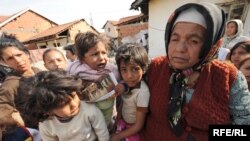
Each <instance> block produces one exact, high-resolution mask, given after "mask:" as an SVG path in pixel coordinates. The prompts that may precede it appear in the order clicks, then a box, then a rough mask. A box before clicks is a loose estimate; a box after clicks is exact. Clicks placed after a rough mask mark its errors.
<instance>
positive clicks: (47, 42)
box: [0, 9, 99, 69]
mask: <svg viewBox="0 0 250 141" xmlns="http://www.w3.org/2000/svg"><path fill="white" fill-rule="evenodd" d="M0 31H3V32H7V33H10V34H14V35H15V36H16V37H17V38H18V39H19V40H20V41H21V42H22V43H24V44H25V46H26V47H27V48H28V49H29V51H30V56H31V61H32V63H33V65H34V66H36V67H39V68H41V69H45V68H44V65H43V60H42V54H43V52H44V51H45V50H46V49H47V48H55V47H56V48H58V49H59V50H61V51H62V52H63V53H65V51H64V50H63V49H62V47H63V46H65V45H67V44H68V43H72V42H74V38H75V35H76V34H77V33H79V32H86V31H93V32H95V33H97V34H99V32H98V31H97V30H96V29H95V28H93V27H92V26H90V25H89V24H88V23H87V22H86V21H85V20H84V19H80V20H76V21H73V22H70V23H66V24H62V25H58V24H57V23H55V22H53V21H51V20H49V19H48V18H46V17H44V16H42V15H40V14H38V13H37V12H35V11H33V10H31V9H25V10H22V11H20V12H18V13H16V14H13V15H11V16H0Z"/></svg>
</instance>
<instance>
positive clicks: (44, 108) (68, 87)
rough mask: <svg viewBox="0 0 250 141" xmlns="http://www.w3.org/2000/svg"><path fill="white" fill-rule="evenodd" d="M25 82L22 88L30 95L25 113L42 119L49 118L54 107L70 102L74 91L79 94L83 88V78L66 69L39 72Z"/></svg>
mask: <svg viewBox="0 0 250 141" xmlns="http://www.w3.org/2000/svg"><path fill="white" fill-rule="evenodd" d="M23 84H24V86H23V88H21V89H26V93H28V94H29V95H30V96H29V98H28V100H27V102H26V104H25V113H27V114H29V115H32V116H37V118H38V119H39V120H40V121H42V120H45V119H46V118H48V117H49V115H48V113H49V112H50V111H52V110H53V109H55V108H58V107H61V106H64V105H65V104H67V103H68V102H70V96H72V92H74V91H75V92H76V93H77V94H78V93H79V92H80V91H81V89H82V80H81V79H78V78H75V77H73V76H70V75H69V74H67V72H66V71H64V70H57V71H42V72H39V73H37V74H36V75H35V76H33V77H30V78H28V79H26V80H25V82H24V83H23ZM27 87H28V88H27ZM20 95H22V94H21V93H20Z"/></svg>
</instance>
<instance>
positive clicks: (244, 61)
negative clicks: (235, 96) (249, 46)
mask: <svg viewBox="0 0 250 141" xmlns="http://www.w3.org/2000/svg"><path fill="white" fill-rule="evenodd" d="M239 70H240V71H241V72H242V73H243V74H244V76H245V77H246V80H247V84H248V89H249V90H250V54H249V53H248V54H247V55H245V56H244V57H242V58H241V60H240V62H239Z"/></svg>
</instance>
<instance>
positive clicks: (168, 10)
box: [149, 0, 250, 57]
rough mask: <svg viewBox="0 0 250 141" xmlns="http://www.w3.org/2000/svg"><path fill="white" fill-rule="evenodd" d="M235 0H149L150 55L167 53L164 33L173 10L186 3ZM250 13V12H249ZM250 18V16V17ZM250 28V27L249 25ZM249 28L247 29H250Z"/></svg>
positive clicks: (229, 0)
mask: <svg viewBox="0 0 250 141" xmlns="http://www.w3.org/2000/svg"><path fill="white" fill-rule="evenodd" d="M231 1H233V0H185V1H184V0H150V1H149V56H150V57H156V56H161V55H166V51H165V43H164V34H165V26H166V23H167V21H168V18H169V16H170V15H171V14H172V12H173V11H174V10H175V9H176V8H178V7H180V6H181V5H183V4H186V3H190V2H193V3H197V2H211V3H222V2H231ZM249 15H250V14H249ZM248 20H250V17H249V19H248ZM248 28H249V29H250V27H249V26H248ZM249 29H248V30H247V31H249Z"/></svg>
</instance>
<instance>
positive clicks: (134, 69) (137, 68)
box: [132, 67, 141, 72]
mask: <svg viewBox="0 0 250 141" xmlns="http://www.w3.org/2000/svg"><path fill="white" fill-rule="evenodd" d="M140 69H141V68H140V67H134V68H132V71H133V72H137V71H139V70H140Z"/></svg>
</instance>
